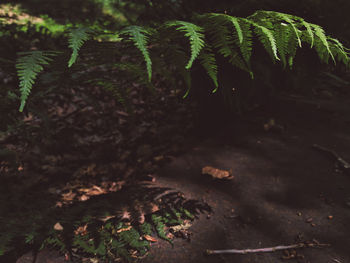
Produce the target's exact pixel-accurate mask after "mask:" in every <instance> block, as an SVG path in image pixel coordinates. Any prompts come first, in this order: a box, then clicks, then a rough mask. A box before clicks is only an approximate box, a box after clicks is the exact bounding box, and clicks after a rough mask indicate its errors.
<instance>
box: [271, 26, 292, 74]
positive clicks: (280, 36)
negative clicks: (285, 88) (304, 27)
mask: <svg viewBox="0 0 350 263" xmlns="http://www.w3.org/2000/svg"><path fill="white" fill-rule="evenodd" d="M273 34H274V37H275V39H276V45H277V47H278V49H277V51H278V55H279V57H280V59H281V62H282V65H283V68H285V67H286V66H287V55H288V53H289V51H290V50H289V48H288V44H289V41H290V40H291V34H292V29H291V26H290V25H287V24H284V23H280V24H277V25H276V26H275V28H274V31H273ZM292 37H293V36H292ZM293 57H294V56H293Z"/></svg>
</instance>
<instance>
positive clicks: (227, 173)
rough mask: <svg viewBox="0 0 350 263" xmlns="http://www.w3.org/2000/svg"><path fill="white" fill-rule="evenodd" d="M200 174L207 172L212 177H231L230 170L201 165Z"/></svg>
mask: <svg viewBox="0 0 350 263" xmlns="http://www.w3.org/2000/svg"><path fill="white" fill-rule="evenodd" d="M202 174H208V175H210V176H211V177H212V178H214V179H229V180H230V179H233V176H232V172H231V171H226V170H220V169H217V168H214V167H212V166H205V167H203V168H202Z"/></svg>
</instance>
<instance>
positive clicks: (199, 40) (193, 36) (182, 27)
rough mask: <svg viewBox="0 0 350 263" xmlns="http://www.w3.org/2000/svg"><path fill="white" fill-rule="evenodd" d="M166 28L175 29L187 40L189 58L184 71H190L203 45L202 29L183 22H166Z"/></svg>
mask: <svg viewBox="0 0 350 263" xmlns="http://www.w3.org/2000/svg"><path fill="white" fill-rule="evenodd" d="M167 26H169V27H172V26H174V27H176V30H178V31H181V32H184V33H185V36H186V37H188V38H189V40H190V45H191V57H190V60H189V61H188V63H187V65H186V69H190V68H191V67H192V64H193V62H194V61H195V59H196V58H197V57H198V55H199V53H200V52H201V50H202V48H203V47H204V45H205V43H204V34H203V33H202V32H203V28H201V27H200V26H197V25H195V24H193V23H189V22H184V21H173V22H168V23H167Z"/></svg>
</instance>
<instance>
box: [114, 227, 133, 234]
mask: <svg viewBox="0 0 350 263" xmlns="http://www.w3.org/2000/svg"><path fill="white" fill-rule="evenodd" d="M131 228H132V226H128V227H126V228H121V229H118V230H117V233H121V232H124V231H129V230H130V229H131Z"/></svg>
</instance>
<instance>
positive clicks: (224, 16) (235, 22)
mask: <svg viewBox="0 0 350 263" xmlns="http://www.w3.org/2000/svg"><path fill="white" fill-rule="evenodd" d="M209 17H211V18H214V19H220V18H222V19H223V20H226V21H228V22H230V23H231V24H232V25H233V26H234V28H235V30H236V32H237V35H238V39H239V43H240V44H242V42H243V31H242V28H241V25H240V20H239V18H238V17H234V16H230V15H227V14H216V13H211V14H209Z"/></svg>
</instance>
